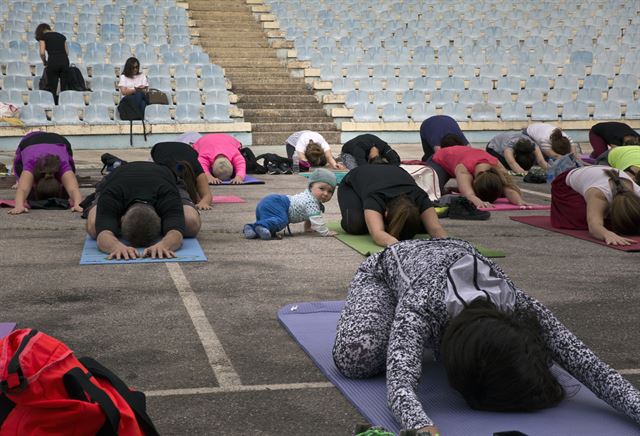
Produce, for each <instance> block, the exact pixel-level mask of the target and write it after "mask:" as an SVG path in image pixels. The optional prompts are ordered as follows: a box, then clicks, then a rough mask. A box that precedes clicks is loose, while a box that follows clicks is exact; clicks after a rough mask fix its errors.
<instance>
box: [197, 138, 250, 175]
mask: <svg viewBox="0 0 640 436" xmlns="http://www.w3.org/2000/svg"><path fill="white" fill-rule="evenodd" d="M240 148H242V144H241V143H240V142H239V141H238V140H237V139H236V138H234V137H233V136H230V135H226V134H224V133H210V134H207V135H204V136H202V137H201V138H200V139H198V140H197V141H196V142H195V143H194V144H193V149H194V150H195V151H197V152H198V162H200V165H202V169H204V171H205V172H206V173H207V174H211V165H213V161H215V160H216V157H217V156H219V155H223V156H225V157H226V158H227V159H229V160H230V161H231V165H233V170H234V172H235V175H236V176H240V177H242V178H243V179H244V177H245V176H246V175H247V163H246V162H245V160H244V157H243V156H242V154H241V153H240Z"/></svg>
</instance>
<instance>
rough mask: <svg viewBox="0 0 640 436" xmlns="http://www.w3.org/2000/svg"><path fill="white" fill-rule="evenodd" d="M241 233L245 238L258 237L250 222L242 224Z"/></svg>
mask: <svg viewBox="0 0 640 436" xmlns="http://www.w3.org/2000/svg"><path fill="white" fill-rule="evenodd" d="M242 234H243V235H244V237H245V238H246V239H256V238H257V237H258V234H257V233H256V232H255V231H254V230H253V227H252V226H251V224H245V225H244V228H243V229H242Z"/></svg>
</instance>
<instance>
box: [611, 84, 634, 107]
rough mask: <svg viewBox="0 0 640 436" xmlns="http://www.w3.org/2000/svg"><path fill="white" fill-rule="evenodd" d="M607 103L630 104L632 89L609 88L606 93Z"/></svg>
mask: <svg viewBox="0 0 640 436" xmlns="http://www.w3.org/2000/svg"><path fill="white" fill-rule="evenodd" d="M607 101H615V102H616V103H624V104H627V103H630V102H632V101H633V89H631V88H611V89H610V90H609V92H608V93H607Z"/></svg>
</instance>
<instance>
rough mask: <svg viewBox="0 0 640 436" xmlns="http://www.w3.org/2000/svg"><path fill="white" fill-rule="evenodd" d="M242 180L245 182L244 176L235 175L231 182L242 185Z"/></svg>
mask: <svg viewBox="0 0 640 436" xmlns="http://www.w3.org/2000/svg"><path fill="white" fill-rule="evenodd" d="M242 182H244V178H242V177H240V176H235V177H234V178H233V179H231V184H232V185H240V184H242Z"/></svg>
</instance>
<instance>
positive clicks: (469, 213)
mask: <svg viewBox="0 0 640 436" xmlns="http://www.w3.org/2000/svg"><path fill="white" fill-rule="evenodd" d="M490 217H491V213H490V212H488V211H486V210H478V208H477V207H476V206H475V205H474V204H473V203H472V202H470V201H469V200H467V199H466V198H465V197H462V196H461V197H458V198H456V199H454V200H452V201H451V204H449V218H451V219H452V220H473V221H484V220H488V219H489V218H490Z"/></svg>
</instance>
